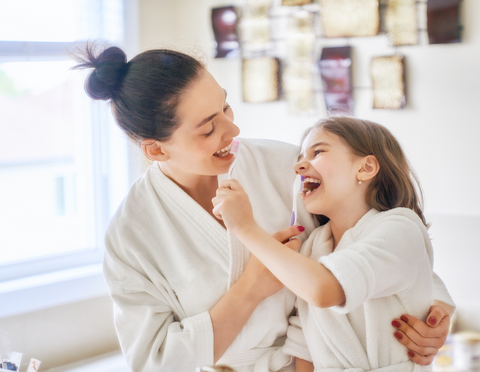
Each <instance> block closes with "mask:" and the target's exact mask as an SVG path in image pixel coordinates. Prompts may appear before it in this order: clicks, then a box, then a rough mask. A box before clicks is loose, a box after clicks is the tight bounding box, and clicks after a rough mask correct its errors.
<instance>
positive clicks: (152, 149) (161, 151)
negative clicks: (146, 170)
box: [141, 139, 170, 161]
mask: <svg viewBox="0 0 480 372" xmlns="http://www.w3.org/2000/svg"><path fill="white" fill-rule="evenodd" d="M141 148H142V151H143V153H144V154H145V156H146V157H147V158H149V159H150V160H156V161H167V160H168V159H170V156H169V155H168V151H167V149H166V146H164V144H163V143H162V142H160V141H156V140H153V139H145V140H143V141H142V143H141Z"/></svg>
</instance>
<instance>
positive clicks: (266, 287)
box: [240, 226, 303, 303]
mask: <svg viewBox="0 0 480 372" xmlns="http://www.w3.org/2000/svg"><path fill="white" fill-rule="evenodd" d="M302 231H303V230H302ZM299 234H301V231H300V230H299V229H298V226H292V227H288V228H286V229H283V230H280V231H278V232H276V233H275V234H273V235H272V236H273V237H274V238H275V239H277V240H278V241H279V242H281V243H284V245H285V246H287V247H289V248H290V249H293V250H297V249H298V248H300V245H301V244H302V243H301V242H300V240H298V239H291V240H290V241H289V239H290V238H292V237H294V236H296V235H299ZM240 280H242V281H243V282H244V283H245V286H246V288H249V289H248V290H249V291H250V292H251V293H252V296H255V298H256V301H257V302H258V303H260V302H261V301H263V300H264V299H266V298H267V297H270V296H272V295H274V294H275V293H277V292H278V291H279V290H281V289H282V288H283V287H284V285H283V284H282V283H281V282H280V281H279V280H278V279H277V278H276V277H275V276H274V275H273V274H272V273H271V272H270V270H268V269H267V268H266V267H265V265H264V264H263V263H261V262H260V260H259V259H258V258H257V257H255V256H254V255H253V254H252V255H251V256H250V260H249V261H248V264H247V266H246V267H245V271H244V272H243V274H242V276H241V278H240Z"/></svg>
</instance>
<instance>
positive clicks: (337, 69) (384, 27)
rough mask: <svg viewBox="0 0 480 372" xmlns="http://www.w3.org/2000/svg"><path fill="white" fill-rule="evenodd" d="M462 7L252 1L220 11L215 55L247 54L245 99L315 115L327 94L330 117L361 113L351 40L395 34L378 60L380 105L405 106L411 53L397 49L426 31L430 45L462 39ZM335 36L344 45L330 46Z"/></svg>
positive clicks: (413, 0)
mask: <svg viewBox="0 0 480 372" xmlns="http://www.w3.org/2000/svg"><path fill="white" fill-rule="evenodd" d="M460 5H461V0H441V1H438V0H425V1H423V2H419V1H418V0H244V3H243V5H242V6H240V7H239V6H224V7H218V8H213V9H212V28H213V33H214V36H215V41H216V50H215V58H237V59H238V58H241V60H242V89H243V100H244V101H245V102H250V103H264V102H272V101H278V100H285V101H286V102H287V104H288V111H289V113H291V114H312V113H315V110H316V107H315V106H316V104H315V102H316V100H315V97H316V96H318V94H321V95H322V96H323V100H324V101H325V107H326V109H327V112H328V113H329V114H336V113H343V114H349V115H353V113H354V94H353V93H354V91H355V89H356V87H355V85H354V84H353V80H352V64H353V63H354V61H352V54H353V49H354V47H353V46H350V45H349V42H348V41H349V40H350V38H356V37H375V36H377V35H387V36H388V40H389V43H390V45H391V46H392V49H393V50H394V51H393V52H392V54H391V55H386V56H385V55H381V56H374V57H372V59H371V62H370V71H369V76H370V81H371V87H369V89H371V90H372V97H373V99H372V100H373V102H372V107H373V108H374V109H392V110H397V109H402V108H404V107H405V105H406V102H407V101H406V82H405V56H403V55H401V54H400V53H398V52H397V47H400V46H411V45H419V44H420V40H421V34H422V32H423V33H424V34H426V38H427V40H428V42H427V43H428V44H447V43H459V42H460V41H461V31H462V27H461V25H460V11H459V7H460ZM422 21H423V24H422V25H421V23H422ZM333 39H339V45H338V46H332V45H331V41H330V42H329V43H328V46H325V45H323V44H326V43H325V42H324V41H326V40H333ZM322 41H323V42H322ZM355 52H356V53H361V50H356V51H355ZM366 73H368V72H366Z"/></svg>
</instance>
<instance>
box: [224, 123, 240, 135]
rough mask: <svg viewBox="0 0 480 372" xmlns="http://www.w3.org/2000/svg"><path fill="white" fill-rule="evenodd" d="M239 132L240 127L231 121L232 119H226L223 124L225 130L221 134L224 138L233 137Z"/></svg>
mask: <svg viewBox="0 0 480 372" xmlns="http://www.w3.org/2000/svg"><path fill="white" fill-rule="evenodd" d="M239 134H240V129H239V128H238V127H237V126H236V125H235V124H234V123H233V121H230V120H228V122H227V123H226V126H225V131H224V133H223V136H224V137H226V138H234V137H237V136H238V135H239Z"/></svg>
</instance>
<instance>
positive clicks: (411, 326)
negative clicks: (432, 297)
mask: <svg viewBox="0 0 480 372" xmlns="http://www.w3.org/2000/svg"><path fill="white" fill-rule="evenodd" d="M432 319H433V320H432ZM392 325H393V326H394V327H395V328H397V331H396V332H395V333H394V336H395V338H397V340H398V341H399V342H400V343H401V344H403V345H405V346H406V347H407V348H408V349H409V350H408V352H407V353H408V356H409V358H410V359H411V360H412V361H413V362H414V363H416V364H419V365H429V364H431V363H432V361H433V358H434V357H435V355H437V353H438V350H439V349H440V348H441V347H442V346H443V344H444V343H445V340H446V339H447V335H448V330H449V328H450V315H449V314H448V312H447V311H446V310H445V309H444V308H443V307H442V306H438V305H433V306H432V307H430V313H429V314H428V316H427V322H426V323H424V322H422V321H421V320H418V319H417V318H415V317H414V316H412V315H408V314H405V315H402V316H401V317H400V319H395V320H393V322H392Z"/></svg>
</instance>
